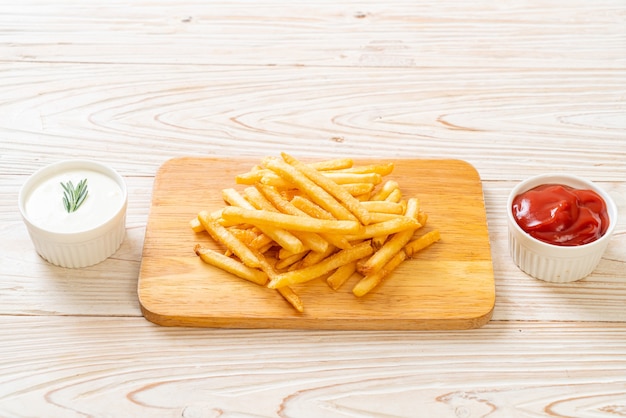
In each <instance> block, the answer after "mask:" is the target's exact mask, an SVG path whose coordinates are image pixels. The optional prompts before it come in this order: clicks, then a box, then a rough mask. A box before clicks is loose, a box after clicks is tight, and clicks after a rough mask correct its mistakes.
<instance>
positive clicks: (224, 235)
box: [198, 211, 261, 268]
mask: <svg viewBox="0 0 626 418" xmlns="http://www.w3.org/2000/svg"><path fill="white" fill-rule="evenodd" d="M198 219H199V220H200V223H201V224H202V226H203V227H204V229H205V230H206V231H207V232H208V233H209V235H211V237H212V238H213V239H214V240H215V241H217V242H219V243H221V244H222V245H224V246H225V247H226V248H227V249H228V250H230V251H232V252H233V254H235V255H236V256H237V257H239V259H240V260H241V261H242V262H243V263H244V264H245V265H247V266H248V267H252V268H256V267H260V266H261V264H260V262H259V259H258V257H257V256H256V254H254V252H253V251H252V250H250V249H249V248H248V247H246V246H245V245H244V244H243V243H242V242H241V241H239V240H238V239H237V238H236V237H235V236H234V235H233V234H231V233H230V232H229V231H228V229H226V228H224V227H223V226H222V225H220V224H219V223H218V222H216V221H215V219H213V218H211V215H210V214H209V213H208V212H207V211H202V212H200V213H199V214H198Z"/></svg>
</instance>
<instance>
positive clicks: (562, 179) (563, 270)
mask: <svg viewBox="0 0 626 418" xmlns="http://www.w3.org/2000/svg"><path fill="white" fill-rule="evenodd" d="M542 184H563V185H566V186H571V187H574V188H577V189H588V190H593V191H595V192H596V193H597V194H599V195H600V197H602V199H604V202H605V203H606V207H607V212H608V215H609V227H608V229H607V230H606V232H605V234H604V235H603V236H602V237H600V238H599V239H597V240H596V241H593V242H590V243H588V244H583V245H578V246H560V245H554V244H549V243H546V242H543V241H540V240H538V239H536V238H534V237H532V236H530V235H529V234H527V233H526V232H525V231H524V230H523V229H522V228H521V227H520V226H519V225H518V224H517V222H516V220H515V218H514V215H513V210H512V206H513V200H514V199H515V197H516V196H517V195H519V194H520V193H523V192H525V191H527V190H530V189H532V188H534V187H536V186H539V185H542ZM507 219H508V230H509V249H510V252H511V257H512V258H513V261H514V262H515V264H516V265H517V266H518V267H519V268H520V269H521V270H522V271H524V272H525V273H527V274H529V275H530V276H533V277H535V278H537V279H541V280H544V281H548V282H554V283H567V282H573V281H576V280H580V279H583V278H584V277H586V276H588V275H589V274H591V272H592V271H593V270H594V269H595V268H596V266H597V265H598V263H599V262H600V259H601V258H602V255H603V254H604V251H605V249H606V247H607V245H608V243H609V241H610V239H611V235H612V234H613V231H614V230H615V225H616V224H617V207H616V205H615V202H614V201H613V200H612V199H611V197H610V196H609V195H608V194H607V193H606V192H605V191H604V190H602V189H601V188H599V187H598V186H596V185H595V184H593V183H592V182H590V181H588V180H585V179H583V178H581V177H578V176H575V175H569V174H544V175H539V176H535V177H531V178H529V179H527V180H525V181H523V182H521V183H520V184H518V185H517V186H516V187H515V188H513V190H511V193H510V195H509V198H508V201H507Z"/></svg>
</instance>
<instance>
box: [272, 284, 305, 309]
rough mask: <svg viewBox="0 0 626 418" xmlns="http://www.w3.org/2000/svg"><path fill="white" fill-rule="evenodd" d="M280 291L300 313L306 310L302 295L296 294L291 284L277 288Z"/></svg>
mask: <svg viewBox="0 0 626 418" xmlns="http://www.w3.org/2000/svg"><path fill="white" fill-rule="evenodd" d="M276 291H277V292H278V293H280V295H281V296H282V297H283V298H284V299H285V300H286V301H287V302H289V304H290V305H291V306H293V307H294V309H295V310H296V311H298V312H300V313H302V312H304V304H303V303H302V299H300V296H298V295H297V294H296V292H294V291H293V290H292V289H291V288H290V287H289V286H284V287H281V288H278V289H276Z"/></svg>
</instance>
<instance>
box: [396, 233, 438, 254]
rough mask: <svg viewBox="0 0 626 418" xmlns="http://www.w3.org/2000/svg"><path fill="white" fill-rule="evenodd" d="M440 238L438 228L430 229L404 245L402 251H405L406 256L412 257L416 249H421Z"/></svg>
mask: <svg viewBox="0 0 626 418" xmlns="http://www.w3.org/2000/svg"><path fill="white" fill-rule="evenodd" d="M440 239H441V234H440V233H439V231H438V230H434V231H430V232H428V233H426V234H424V235H422V236H421V237H419V238H417V239H415V240H413V241H411V242H409V243H408V244H407V245H406V246H405V247H404V252H406V255H407V256H408V257H413V256H415V254H416V253H417V252H418V251H420V250H423V249H424V248H426V247H428V246H429V245H431V244H434V243H435V242H437V241H439V240H440Z"/></svg>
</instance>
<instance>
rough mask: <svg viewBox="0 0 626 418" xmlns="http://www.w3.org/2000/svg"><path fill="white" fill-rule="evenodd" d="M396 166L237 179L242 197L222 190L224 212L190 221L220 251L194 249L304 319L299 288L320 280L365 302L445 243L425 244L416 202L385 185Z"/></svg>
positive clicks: (266, 165) (264, 170)
mask: <svg viewBox="0 0 626 418" xmlns="http://www.w3.org/2000/svg"><path fill="white" fill-rule="evenodd" d="M393 168H394V165H393V163H380V164H373V165H360V166H355V165H354V162H353V160H352V159H349V158H342V159H333V160H326V161H320V162H315V163H304V162H301V161H299V160H298V159H296V158H294V157H293V156H291V155H288V154H286V153H281V157H266V158H264V159H262V161H261V162H260V164H259V165H257V166H255V167H252V168H251V169H250V171H248V172H246V173H241V174H239V175H237V176H236V178H235V181H236V183H237V184H238V185H241V187H240V188H242V189H243V190H242V191H241V192H240V191H238V190H237V189H235V188H226V189H224V190H222V197H223V199H224V201H225V202H226V205H225V206H224V207H223V208H222V209H220V210H217V211H214V212H209V211H201V212H200V213H198V216H197V217H196V218H194V219H192V220H191V222H190V225H191V228H192V229H193V230H194V231H195V232H197V233H204V232H207V233H208V234H209V235H210V236H211V237H212V238H213V239H214V240H215V241H216V242H218V243H219V244H220V246H221V247H223V251H215V250H213V249H210V248H207V247H203V246H201V245H200V244H198V245H196V246H195V248H194V251H195V253H196V254H197V255H198V256H199V257H200V258H201V259H202V260H203V261H204V262H206V263H208V264H211V265H213V266H216V267H219V268H221V269H223V270H225V271H227V272H230V273H232V274H234V275H235V276H238V277H240V278H242V279H245V280H249V281H251V282H253V283H256V284H258V285H259V286H265V287H267V288H269V289H275V290H276V291H278V292H279V293H280V294H281V295H282V296H283V297H284V298H285V300H287V301H288V302H289V303H290V304H291V305H292V306H293V307H294V308H295V309H296V310H297V311H298V312H303V311H304V304H303V302H302V300H301V298H300V297H299V296H298V294H297V293H296V292H295V291H294V290H293V288H292V287H293V286H295V285H298V284H302V283H305V282H308V281H311V280H315V279H318V280H319V279H323V280H325V281H326V282H327V283H328V285H329V287H330V288H331V289H333V290H338V289H339V288H340V287H341V286H342V285H343V284H344V283H346V282H347V281H348V279H350V278H351V277H352V276H357V277H358V281H357V282H356V284H355V285H354V287H353V288H352V293H354V295H355V296H357V297H362V296H364V295H366V294H367V293H368V292H370V291H371V290H372V289H374V288H375V287H376V286H378V285H379V284H380V283H381V282H382V281H383V280H384V279H386V278H387V277H388V276H389V275H390V274H391V273H392V272H393V271H394V270H395V269H396V268H397V267H398V266H399V265H400V264H401V263H402V262H403V261H405V260H406V259H407V258H410V257H413V256H414V255H415V253H417V252H418V251H420V250H421V249H423V248H426V247H428V246H429V245H431V244H433V243H434V242H437V241H438V240H439V239H440V234H439V231H438V230H434V231H431V232H428V233H426V234H422V235H419V233H418V230H420V229H421V228H422V227H423V226H424V225H425V224H426V221H427V218H428V217H427V214H426V213H425V212H423V211H422V210H421V208H420V205H419V200H418V199H417V198H416V197H413V196H410V197H404V196H403V195H402V192H401V190H400V187H399V184H398V182H396V181H394V180H387V179H385V176H387V175H389V174H390V173H391V172H392V171H393Z"/></svg>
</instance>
